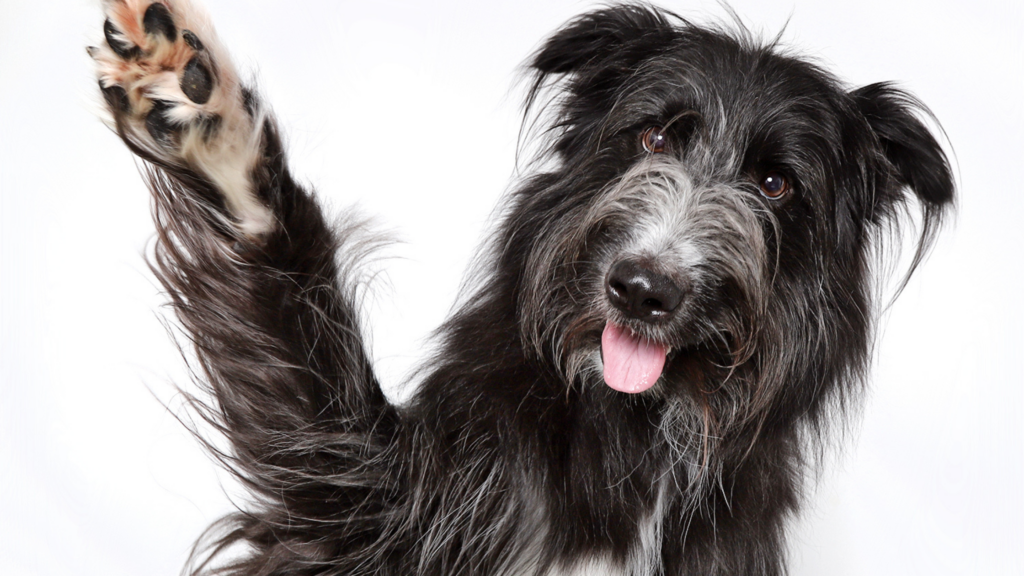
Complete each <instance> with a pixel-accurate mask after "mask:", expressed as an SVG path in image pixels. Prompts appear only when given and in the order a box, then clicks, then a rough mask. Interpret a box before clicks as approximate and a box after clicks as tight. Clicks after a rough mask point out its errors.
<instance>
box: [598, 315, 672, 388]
mask: <svg viewBox="0 0 1024 576" xmlns="http://www.w3.org/2000/svg"><path fill="white" fill-rule="evenodd" d="M668 352H669V348H668V346H666V345H665V344H662V343H660V342H655V341H652V340H649V339H646V338H643V337H642V336H640V335H638V334H636V333H635V332H633V331H632V330H630V329H629V328H628V327H626V326H620V325H619V324H616V323H614V322H611V321H609V322H608V323H607V324H605V326H604V332H603V333H602V334H601V359H602V361H603V363H604V381H605V383H606V384H608V386H610V387H611V388H612V389H613V390H617V391H619V392H625V393H627V394H639V393H640V392H644V391H646V390H649V389H650V388H651V387H652V386H654V384H655V383H656V382H657V381H658V378H660V377H661V373H662V371H663V370H664V369H665V358H666V356H667V355H668Z"/></svg>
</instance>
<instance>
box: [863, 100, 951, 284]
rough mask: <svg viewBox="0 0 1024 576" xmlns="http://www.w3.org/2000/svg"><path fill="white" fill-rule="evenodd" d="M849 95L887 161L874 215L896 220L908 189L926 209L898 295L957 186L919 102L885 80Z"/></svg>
mask: <svg viewBox="0 0 1024 576" xmlns="http://www.w3.org/2000/svg"><path fill="white" fill-rule="evenodd" d="M850 95H851V96H852V97H853V100H854V102H855V103H856V106H857V108H858V109H859V110H860V112H861V114H863V115H864V118H865V119H866V120H867V123H868V125H870V127H871V130H872V131H873V132H874V134H875V136H876V138H877V143H878V146H880V147H881V155H882V156H884V158H885V162H884V166H883V167H882V168H881V170H880V171H881V172H882V173H881V174H877V176H879V179H878V181H877V182H878V183H877V184H876V186H875V189H874V197H873V200H872V205H871V206H870V207H869V213H870V214H872V215H873V217H874V218H875V219H892V218H894V217H895V216H896V215H897V213H898V212H899V207H900V206H902V205H904V203H905V201H906V200H907V197H906V190H908V189H909V190H912V191H913V193H914V194H915V195H916V196H917V199H918V200H919V205H920V207H921V223H920V226H921V227H920V234H919V238H918V242H917V250H916V252H915V254H914V258H913V260H912V261H911V263H910V268H909V269H908V270H907V274H906V276H905V277H904V278H903V281H902V283H901V284H900V287H899V289H898V290H897V294H898V293H899V292H900V291H902V289H903V287H904V286H905V285H906V283H907V281H908V280H909V279H910V275H911V274H912V273H913V272H914V270H915V269H916V268H917V265H918V264H920V263H921V260H922V259H923V258H924V256H925V255H926V254H927V252H928V250H929V249H930V248H931V245H932V243H933V241H934V239H935V234H936V232H937V231H938V229H939V226H940V224H941V223H942V221H943V219H944V217H945V216H946V214H947V213H948V212H950V211H951V209H952V207H953V203H954V197H955V190H956V185H955V183H954V180H953V173H952V170H951V169H950V165H949V160H948V159H947V158H946V154H945V152H943V150H942V146H941V145H940V144H939V142H938V141H937V140H936V139H935V136H934V135H933V134H932V132H931V131H930V130H929V129H928V128H927V127H926V126H925V125H924V123H923V122H921V120H920V119H919V116H920V115H924V116H928V117H933V116H932V115H931V112H930V111H929V110H928V108H927V107H926V106H925V105H924V104H922V103H921V102H920V101H919V100H918V99H917V98H915V97H914V96H912V95H911V94H908V93H907V92H904V91H902V90H900V89H898V88H895V87H894V86H892V85H891V84H888V83H885V82H881V83H877V84H870V85H868V86H864V87H863V88H859V89H857V90H854V91H853V92H852V93H851V94H850ZM933 118H934V117H933ZM876 221H877V220H876Z"/></svg>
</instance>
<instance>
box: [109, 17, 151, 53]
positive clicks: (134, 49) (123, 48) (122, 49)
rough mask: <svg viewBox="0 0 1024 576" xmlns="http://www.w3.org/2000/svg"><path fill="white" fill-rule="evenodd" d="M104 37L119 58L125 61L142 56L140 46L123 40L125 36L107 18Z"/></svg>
mask: <svg viewBox="0 0 1024 576" xmlns="http://www.w3.org/2000/svg"><path fill="white" fill-rule="evenodd" d="M103 36H104V37H105V38H106V39H107V45H108V46H110V49H111V50H113V51H114V54H117V56H118V57H119V58H122V59H124V60H134V59H136V58H138V57H139V55H140V54H142V50H140V49H139V47H138V46H133V45H132V44H131V43H130V42H128V41H127V40H122V38H124V34H122V33H121V31H120V30H118V29H117V27H116V26H114V23H113V22H111V21H110V18H107V21H106V22H104V23H103Z"/></svg>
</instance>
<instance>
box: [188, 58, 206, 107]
mask: <svg viewBox="0 0 1024 576" xmlns="http://www.w3.org/2000/svg"><path fill="white" fill-rule="evenodd" d="M181 91H182V92H184V93H185V96H188V99H189V100H191V101H193V102H195V103H196V104H206V103H207V102H208V101H209V100H210V95H211V94H212V93H213V76H212V75H211V74H210V70H209V69H208V68H207V67H206V65H205V64H203V63H202V62H201V61H200V60H199V57H198V56H194V57H193V58H192V59H191V60H189V61H188V64H186V65H185V71H184V73H182V75H181Z"/></svg>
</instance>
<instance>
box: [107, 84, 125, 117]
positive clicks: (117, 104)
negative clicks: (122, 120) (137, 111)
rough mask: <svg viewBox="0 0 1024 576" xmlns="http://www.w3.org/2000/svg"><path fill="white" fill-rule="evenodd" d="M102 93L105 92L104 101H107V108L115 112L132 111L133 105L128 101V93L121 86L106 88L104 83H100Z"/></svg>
mask: <svg viewBox="0 0 1024 576" xmlns="http://www.w3.org/2000/svg"><path fill="white" fill-rule="evenodd" d="M100 91H102V92H103V99H104V100H106V101H107V106H110V109H111V110H113V111H114V112H122V113H124V112H128V111H129V110H131V103H130V102H129V101H128V93H127V92H125V91H124V88H121V87H120V86H116V85H115V86H110V87H109V88H108V87H104V86H103V82H100Z"/></svg>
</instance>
